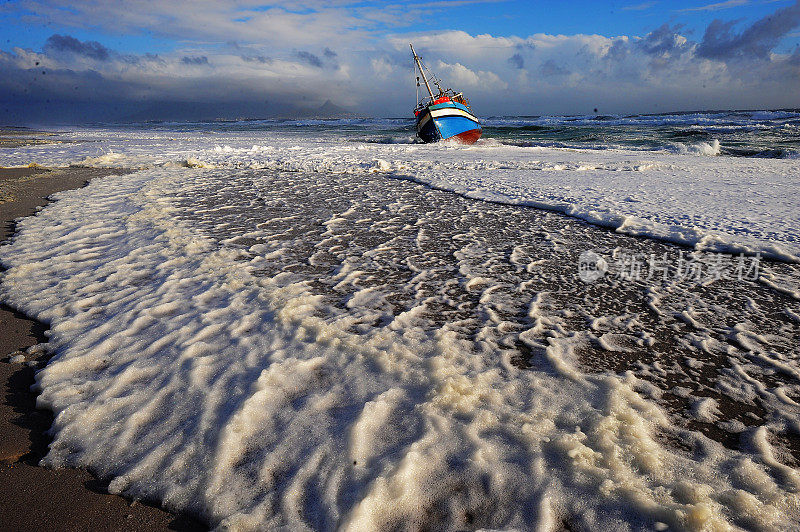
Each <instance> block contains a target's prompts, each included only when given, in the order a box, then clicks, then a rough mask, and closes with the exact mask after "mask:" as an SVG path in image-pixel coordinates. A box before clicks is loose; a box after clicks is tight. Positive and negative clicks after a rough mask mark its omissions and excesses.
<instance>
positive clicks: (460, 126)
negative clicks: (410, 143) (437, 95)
mask: <svg viewBox="0 0 800 532" xmlns="http://www.w3.org/2000/svg"><path fill="white" fill-rule="evenodd" d="M417 135H418V136H419V138H421V139H422V140H423V142H438V141H440V140H447V139H456V140H459V141H461V142H464V143H465V144H472V143H473V142H475V141H476V140H478V138H479V137H480V136H481V126H480V123H479V122H478V119H477V118H475V116H474V115H473V114H472V113H471V112H470V110H469V109H468V108H467V107H466V106H464V105H462V104H460V103H457V102H444V103H440V104H437V105H429V106H428V107H426V108H425V109H424V110H423V111H422V112H420V114H419V115H418V116H417Z"/></svg>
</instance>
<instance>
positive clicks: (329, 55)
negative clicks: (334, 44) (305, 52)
mask: <svg viewBox="0 0 800 532" xmlns="http://www.w3.org/2000/svg"><path fill="white" fill-rule="evenodd" d="M323 55H324V56H325V57H326V58H328V59H333V58H334V57H336V56H337V55H338V54H337V53H336V52H334V51H333V50H331V49H330V48H325V52H323Z"/></svg>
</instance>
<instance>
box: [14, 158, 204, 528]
mask: <svg viewBox="0 0 800 532" xmlns="http://www.w3.org/2000/svg"><path fill="white" fill-rule="evenodd" d="M127 172H128V171H127V170H120V169H105V168H82V167H68V168H43V167H31V168H0V218H1V219H2V222H3V227H2V233H0V241H3V242H5V241H6V240H8V239H9V238H12V237H13V235H14V233H15V226H16V219H18V218H20V217H24V216H31V215H34V214H35V213H36V211H37V210H38V208H39V207H42V206H44V205H47V204H48V203H50V200H49V199H48V197H49V196H50V195H51V194H54V193H55V192H59V191H62V190H70V189H76V188H80V187H82V186H84V185H85V184H86V183H87V182H89V181H90V180H92V179H94V178H97V177H102V176H105V175H110V174H116V175H119V174H124V173H127ZM0 271H2V268H1V267H0ZM0 329H2V330H3V331H4V333H3V335H2V337H0V348H1V349H0V381H2V384H3V401H2V404H0V528H2V529H4V530H32V529H37V530H56V529H65V528H66V529H75V530H77V529H87V530H88V529H106V530H111V529H126V530H205V529H206V527H205V526H204V525H202V524H201V523H199V522H197V521H195V520H194V519H192V518H189V517H186V516H183V515H176V514H172V513H169V512H167V511H165V510H163V509H161V508H159V507H157V506H155V505H152V504H150V503H145V502H140V501H129V500H127V499H125V498H123V497H120V496H118V495H111V494H109V493H108V491H107V489H106V488H107V486H106V484H105V483H103V482H102V481H101V480H100V479H98V478H96V477H95V476H94V475H92V474H91V473H90V472H89V471H86V470H83V469H69V468H67V469H48V468H45V467H40V466H39V465H38V463H39V461H40V460H41V459H42V457H43V456H44V455H45V454H46V453H47V450H48V445H49V443H50V441H51V438H50V436H49V435H48V434H47V431H48V430H49V429H50V426H51V424H52V420H53V415H52V412H50V411H48V410H42V409H38V408H37V407H36V398H37V394H36V393H35V392H33V391H31V389H30V387H31V385H32V384H33V383H34V374H35V372H36V369H37V368H40V367H43V366H44V365H45V364H46V363H47V361H48V359H49V354H48V353H47V352H46V350H45V349H43V348H42V346H41V345H40V344H43V343H45V342H46V341H47V335H46V332H47V329H48V326H47V325H46V324H44V323H41V322H39V321H37V320H35V319H32V318H30V317H28V316H25V315H24V314H23V313H21V312H19V311H17V310H15V309H13V308H11V307H9V306H7V305H5V304H0ZM12 357H16V360H18V362H11V361H10V359H11V358H12ZM23 358H24V362H20V361H21V360H22V359H23Z"/></svg>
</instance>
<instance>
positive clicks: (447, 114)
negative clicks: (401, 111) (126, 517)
mask: <svg viewBox="0 0 800 532" xmlns="http://www.w3.org/2000/svg"><path fill="white" fill-rule="evenodd" d="M409 46H411V53H412V54H413V55H414V62H415V63H416V65H417V66H416V69H417V72H419V74H420V76H422V81H423V82H424V83H425V88H426V89H427V90H428V95H427V96H423V97H422V99H420V98H419V90H420V79H419V78H420V76H417V101H418V102H419V103H417V107H416V109H414V115H415V116H416V117H417V136H418V137H419V138H420V139H422V141H423V142H438V141H440V140H450V139H452V140H453V141H456V142H460V143H462V144H474V143H475V141H477V140H478V139H479V138H480V136H481V125H480V122H479V121H478V119H477V118H476V117H475V115H474V114H472V109H470V106H469V100H467V99H466V98H464V95H463V94H462V93H460V92H458V93H457V92H455V91H454V90H453V89H446V90H442V87H440V86H439V80H438V79H437V78H436V76H434V75H432V74H431V77H430V80H429V79H428V76H427V75H426V73H425V72H426V70H427V71H428V72H430V70H428V69H427V68H426V67H424V66H423V64H422V60H421V59H420V57H419V56H418V55H417V53H416V52H415V51H414V46H412V45H411V44H409ZM431 82H433V84H434V85H435V86H436V89H437V91H438V92H437V94H436V95H434V94H433V90H432V89H431Z"/></svg>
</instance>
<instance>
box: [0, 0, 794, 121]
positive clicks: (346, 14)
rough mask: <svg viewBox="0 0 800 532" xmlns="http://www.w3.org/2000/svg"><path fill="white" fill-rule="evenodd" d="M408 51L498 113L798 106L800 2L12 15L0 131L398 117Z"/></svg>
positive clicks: (23, 1) (102, 9)
mask: <svg viewBox="0 0 800 532" xmlns="http://www.w3.org/2000/svg"><path fill="white" fill-rule="evenodd" d="M409 41H413V42H415V43H416V45H417V47H418V48H419V50H420V51H421V52H422V54H423V56H424V57H425V59H426V61H427V62H428V64H429V66H431V67H433V69H434V70H435V71H437V72H438V73H439V75H440V77H442V78H443V79H444V80H446V81H447V82H449V83H450V84H452V85H458V88H459V89H461V90H464V91H465V92H467V93H468V94H469V95H470V96H471V98H472V100H473V103H475V104H476V105H478V104H480V106H481V107H482V108H483V109H484V110H485V111H484V112H485V114H501V113H502V114H515V113H519V114H541V113H570V112H572V111H574V112H576V113H580V112H585V111H586V109H591V108H594V107H600V108H602V109H603V110H606V111H608V112H650V111H654V112H659V111H666V110H689V109H703V108H731V107H735V108H745V107H746V108H775V107H800V100H799V99H798V96H797V95H796V94H795V93H797V92H798V91H797V90H796V87H797V86H798V82H800V1H797V0H772V1H770V0H727V1H721V2H708V1H671V2H666V1H638V0H633V1H629V2H626V1H623V2H588V1H573V2H556V1H541V2H523V1H517V0H510V1H472V0H432V1H418V2H411V3H406V4H401V3H397V2H349V1H346V0H339V1H337V0H332V1H322V2H304V1H295V2H278V3H264V2H235V1H228V0H214V1H211V0H196V1H193V2H188V1H182V0H178V1H174V2H170V3H163V2H154V1H150V0H129V1H127V2H124V3H123V2H106V1H99V0H74V1H71V2H62V1H42V0H16V1H10V2H5V3H3V4H0V78H5V79H6V81H5V82H3V81H0V101H5V104H4V106H5V107H4V108H3V109H0V121H3V114H2V111H5V113H6V121H11V120H17V121H18V120H19V119H20V118H19V117H21V116H23V115H24V114H25V109H24V106H26V105H27V106H29V107H30V106H33V105H35V104H36V103H40V104H41V103H46V104H48V105H49V106H50V107H51V108H54V107H56V106H58V105H61V106H62V107H63V106H71V107H73V108H80V106H81V105H82V104H85V103H86V102H89V101H91V102H94V103H95V104H97V105H96V106H95V107H98V108H100V107H103V106H110V107H115V106H116V108H118V114H125V113H127V112H131V110H132V109H133V110H135V109H141V108H142V107H143V106H146V105H147V104H148V103H150V104H156V103H158V104H163V105H166V106H169V104H170V103H176V102H178V103H181V104H186V105H189V104H196V105H197V106H202V105H203V104H206V105H210V104H216V105H217V106H218V107H219V108H220V109H221V110H222V109H224V108H226V106H228V107H230V109H231V112H234V110H235V112H234V114H235V113H236V112H238V113H244V114H250V113H253V114H257V115H258V114H263V115H269V114H276V113H277V114H280V109H290V110H291V109H295V108H299V107H305V108H313V107H315V106H319V105H321V104H322V103H323V102H324V101H326V100H328V99H330V100H331V101H333V102H334V103H336V104H338V105H341V106H344V107H347V108H348V109H352V110H354V111H356V112H359V113H363V114H372V115H402V114H404V113H405V112H406V110H407V109H406V108H407V107H408V94H407V93H408V92H413V84H411V83H410V81H409V79H408V78H409V76H410V74H409V72H408V71H409V70H410V68H411V67H410V65H411V64H410V59H409V56H408V53H407V51H406V50H407V44H406V43H407V42H409ZM42 69H43V70H42ZM3 74H5V76H3ZM47 74H49V75H50V77H47ZM9 80H10V81H9ZM409 84H411V87H412V88H411V91H409V90H408V85H409ZM67 85H70V87H69V90H67V88H66V86H67ZM3 92H5V93H6V97H5V98H4V97H3ZM376 92H380V94H382V95H383V97H382V98H381V99H380V100H378V99H376V98H375V97H374V94H375V93H376ZM412 99H413V98H412ZM257 101H258V102H261V104H263V105H262V108H259V107H258V105H256V102H257ZM151 107H153V105H151ZM162 107H163V106H162ZM173 107H174V106H173ZM109 112H111V111H109ZM152 112H153V113H155V114H158V112H159V111H158V106H157V105H156V106H155V107H153V110H152ZM220 112H222V111H220ZM112 114H113V113H112ZM133 114H136V113H135V112H133ZM223 114H224V113H223Z"/></svg>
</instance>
